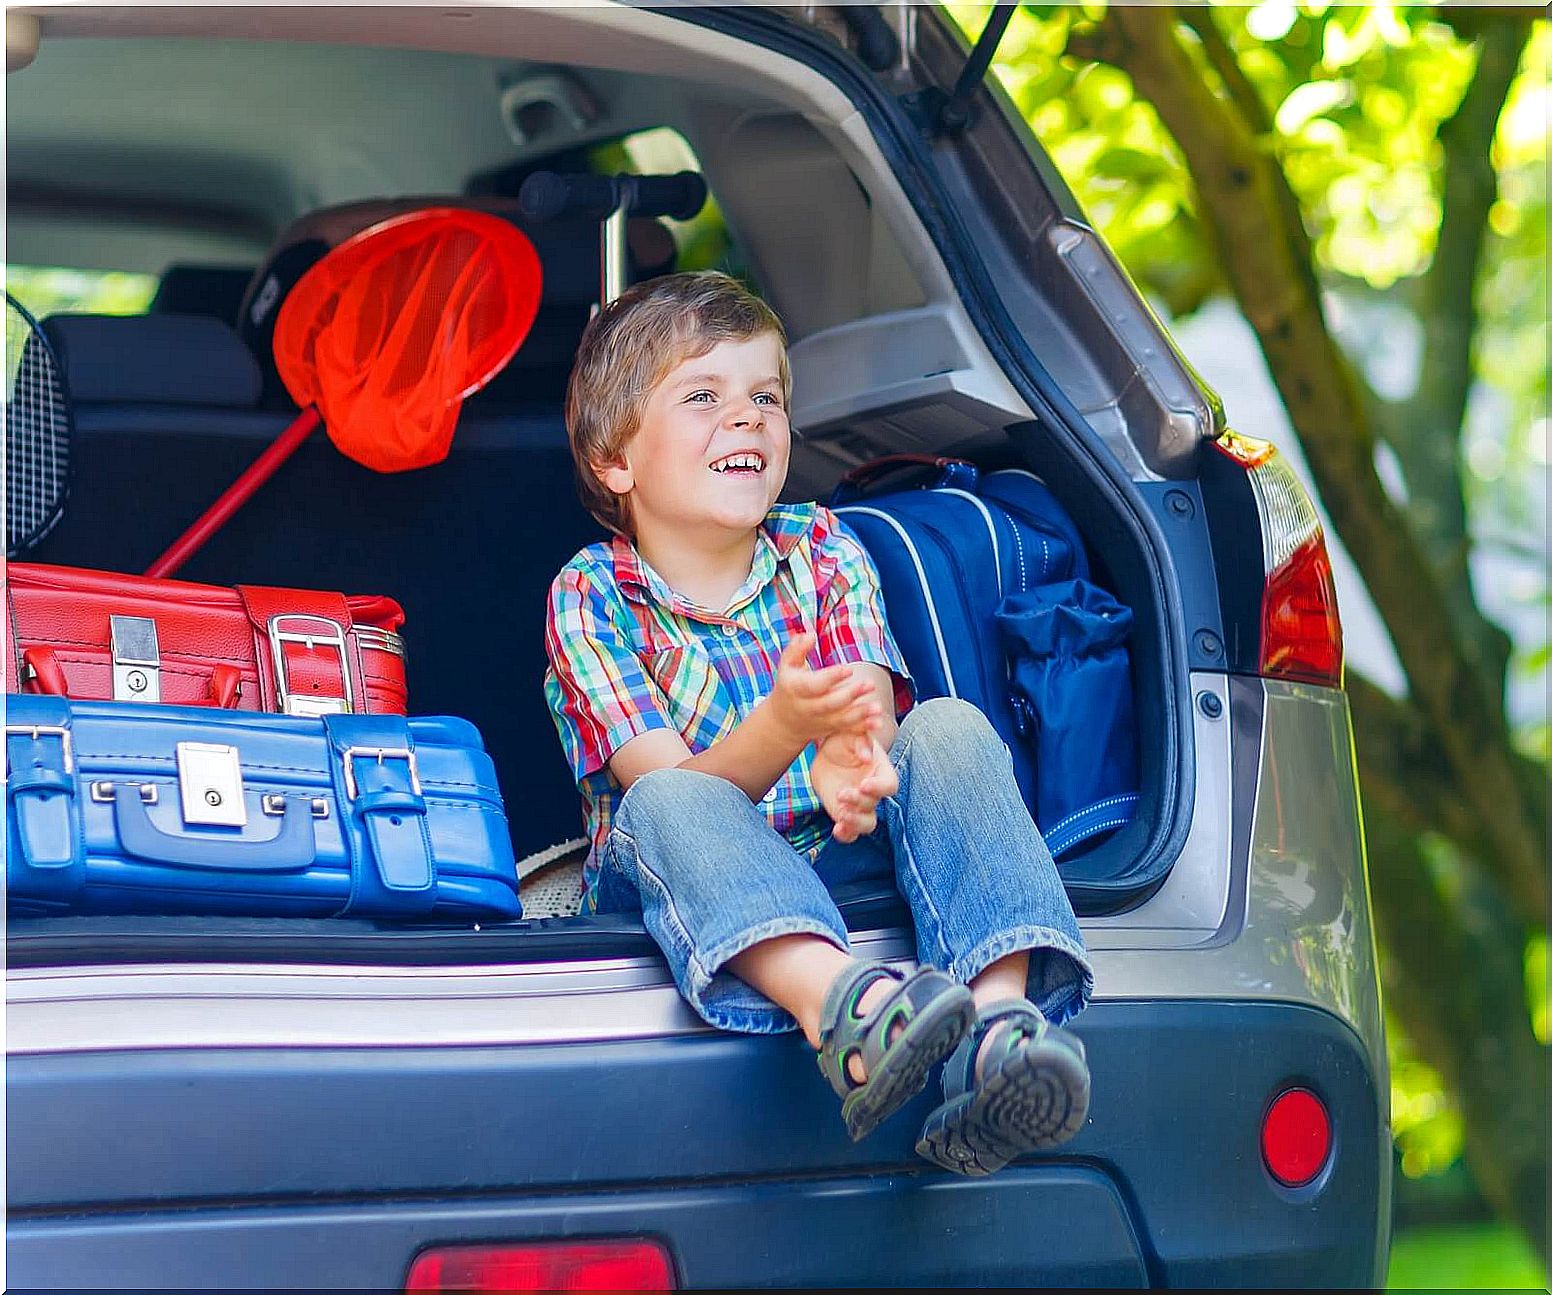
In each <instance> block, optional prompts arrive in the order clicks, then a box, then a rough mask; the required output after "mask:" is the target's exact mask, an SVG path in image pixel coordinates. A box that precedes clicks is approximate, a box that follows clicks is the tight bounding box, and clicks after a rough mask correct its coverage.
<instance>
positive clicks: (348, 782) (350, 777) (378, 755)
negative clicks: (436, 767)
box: [343, 746, 421, 800]
mask: <svg viewBox="0 0 1552 1295" xmlns="http://www.w3.org/2000/svg"><path fill="white" fill-rule="evenodd" d="M360 755H366V756H371V757H373V758H374V759H375V760H376V761H377V763H378V764H381V763H382V762H383V760H384V759H393V760H403V761H404V762H405V763H406V764H408V765H409V767H410V790H411V791H413V792H414V793H415V794H416V795H417V796H419V795H420V794H421V790H420V769H419V767H418V766H417V764H416V763H415V752H414V751H413V750H411V749H410V748H409V747H407V746H352V747H347V748H346V749H345V753H344V756H343V759H344V763H345V795H346V796H348V797H349V798H350V799H351V800H354V799H355V798H356V796H357V795H358V794H359V793H358V792H357V790H356V771H355V759H356V757H357V756H360Z"/></svg>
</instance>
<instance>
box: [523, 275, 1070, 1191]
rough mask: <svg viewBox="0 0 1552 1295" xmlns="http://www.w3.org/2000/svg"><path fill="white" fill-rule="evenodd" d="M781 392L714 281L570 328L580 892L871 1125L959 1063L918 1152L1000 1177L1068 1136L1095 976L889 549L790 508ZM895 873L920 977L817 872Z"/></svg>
mask: <svg viewBox="0 0 1552 1295" xmlns="http://www.w3.org/2000/svg"><path fill="white" fill-rule="evenodd" d="M790 385H791V384H790V377H789V372H788V368H787V357H786V337H785V333H784V331H783V329H782V326H781V323H780V321H779V320H778V319H777V318H776V316H775V314H774V313H773V312H772V311H771V310H770V308H769V307H768V306H767V305H766V304H765V303H764V302H762V301H760V300H759V299H758V298H757V297H754V296H753V295H751V294H750V293H748V292H747V291H746V290H745V289H744V288H743V287H742V286H741V285H739V284H738V283H737V282H736V281H735V280H733V279H731V278H729V277H727V276H726V275H721V274H715V273H701V274H676V275H669V276H667V277H664V278H660V279H654V280H651V281H650V282H647V283H644V284H641V285H638V286H637V287H634V288H632V289H630V290H629V291H627V292H626V293H625V294H623V295H622V296H621V297H619V298H618V299H617V300H616V301H614V302H613V303H611V304H610V305H609V306H608V307H607V308H606V309H604V310H603V311H601V312H600V313H599V314H598V316H597V317H596V318H595V319H594V320H593V321H592V323H591V324H589V325H588V328H587V331H586V333H585V334H584V335H583V339H582V343H581V346H580V348H579V350H578V354H577V361H576V367H575V369H574V370H573V372H572V376H571V383H570V387H569V389H568V392H567V397H566V425H567V431H568V435H569V436H570V439H571V448H572V454H573V457H574V458H575V460H576V466H577V479H578V485H579V489H580V492H581V495H582V498H583V502H584V503H585V504H586V505H587V507H588V509H589V511H591V512H592V513H593V515H594V516H595V517H597V518H598V519H599V520H600V521H601V522H602V523H603V524H604V525H605V526H607V527H608V528H609V529H610V530H611V531H612V532H614V537H613V539H612V541H609V542H604V543H599V544H593V545H590V546H589V547H588V548H586V549H584V550H583V551H582V552H581V553H579V554H577V556H576V557H575V558H573V559H572V561H571V562H569V563H568V564H567V565H566V567H565V568H564V569H563V570H562V571H561V573H560V575H559V576H557V577H556V580H555V582H554V584H553V586H552V587H551V590H550V602H549V619H548V622H547V626H546V645H547V647H548V651H549V658H550V670H549V671H548V673H547V674H546V677H545V693H546V697H547V699H548V701H549V704H550V708H551V711H552V713H553V714H554V717H555V722H556V726H557V728H558V729H559V731H560V736H561V742H562V744H563V746H564V747H565V749H566V754H567V757H568V758H569V759H570V761H571V764H572V767H573V769H574V770H575V773H576V776H577V783H578V787H579V789H580V791H581V792H582V796H583V802H584V805H585V808H586V811H587V816H588V822H589V828H590V831H591V838H592V850H591V853H590V854H589V857H588V862H587V865H586V868H585V869H584V877H585V880H586V884H587V895H586V900H585V905H586V907H587V908H588V909H590V910H592V911H622V910H629V911H636V910H637V909H639V910H640V911H641V913H642V920H643V922H644V924H645V926H646V928H647V930H648V931H649V932H650V933H651V935H652V937H653V938H654V939H655V940H656V941H657V943H658V944H659V945H661V946H662V949H663V953H664V955H665V957H666V958H667V959H668V962H669V965H670V966H671V967H672V969H673V972H674V977H675V981H676V983H677V984H678V986H679V989H680V992H681V993H682V994H683V995H684V997H685V998H686V999H687V1000H688V1001H689V1003H690V1004H691V1006H692V1007H694V1009H695V1010H696V1011H697V1012H698V1013H699V1014H700V1015H701V1017H702V1018H703V1019H705V1020H706V1021H708V1022H709V1023H710V1024H712V1025H715V1026H718V1027H720V1028H722V1029H728V1030H742V1031H748V1032H752V1033H772V1032H776V1031H781V1030H789V1029H792V1028H793V1027H794V1025H796V1026H797V1027H798V1028H800V1029H801V1030H802V1031H803V1034H804V1036H805V1037H806V1038H807V1040H808V1042H809V1044H810V1045H811V1046H813V1047H814V1048H816V1049H817V1050H818V1054H819V1065H820V1069H821V1070H822V1071H823V1073H824V1075H825V1077H826V1078H827V1079H828V1080H829V1081H830V1084H831V1086H832V1087H833V1088H834V1089H835V1091H836V1093H837V1095H839V1096H840V1097H841V1098H842V1099H843V1103H842V1116H843V1118H844V1120H845V1123H846V1127H847V1130H848V1132H849V1133H850V1134H851V1136H852V1137H853V1138H854V1139H857V1138H861V1137H863V1136H865V1135H866V1134H867V1133H868V1132H869V1131H871V1130H872V1129H873V1128H874V1127H875V1126H876V1125H877V1124H878V1123H879V1121H881V1120H883V1119H884V1118H885V1117H887V1116H888V1115H890V1114H892V1113H893V1112H894V1111H895V1110H897V1109H898V1108H899V1107H900V1106H901V1105H903V1104H904V1103H905V1102H906V1101H907V1100H908V1099H909V1098H911V1097H912V1096H913V1095H914V1094H915V1093H917V1092H919V1091H920V1090H921V1088H922V1087H923V1086H924V1084H925V1083H926V1080H927V1076H928V1074H929V1073H930V1071H931V1069H932V1067H933V1066H934V1065H936V1064H937V1063H938V1062H939V1061H940V1060H942V1059H943V1058H944V1057H945V1056H948V1057H949V1060H948V1062H947V1064H946V1065H945V1067H944V1072H943V1089H944V1101H943V1104H942V1105H940V1106H939V1107H938V1108H937V1110H935V1111H934V1112H933V1114H932V1115H931V1116H930V1117H929V1118H928V1120H927V1123H926V1126H925V1127H924V1128H923V1129H922V1132H921V1135H920V1138H919V1140H918V1143H917V1151H918V1152H919V1153H920V1154H921V1155H923V1156H925V1157H926V1158H927V1159H929V1160H932V1161H934V1162H935V1163H937V1164H939V1165H942V1166H943V1167H945V1168H947V1169H951V1170H954V1171H956V1172H959V1173H964V1174H985V1173H991V1172H993V1171H994V1170H996V1169H1000V1168H1001V1167H1002V1166H1003V1165H1005V1164H1007V1163H1008V1162H1009V1161H1010V1160H1012V1159H1013V1158H1014V1157H1015V1156H1017V1155H1019V1154H1020V1153H1022V1152H1024V1151H1027V1150H1031V1149H1034V1148H1038V1147H1048V1146H1054V1145H1056V1144H1057V1143H1059V1142H1063V1141H1065V1140H1066V1139H1067V1138H1069V1137H1071V1136H1072V1135H1073V1134H1074V1133H1075V1132H1077V1130H1078V1128H1079V1127H1080V1126H1081V1125H1082V1123H1083V1121H1084V1119H1085V1117H1086V1114H1087V1110H1088V1095H1089V1075H1088V1069H1087V1066H1086V1063H1085V1060H1084V1053H1083V1047H1082V1044H1081V1043H1080V1042H1079V1041H1078V1039H1077V1038H1076V1037H1075V1036H1074V1035H1072V1034H1070V1033H1069V1032H1067V1031H1065V1030H1062V1029H1061V1028H1059V1027H1060V1025H1061V1023H1062V1022H1063V1021H1064V1020H1066V1019H1067V1018H1068V1017H1070V1016H1072V1015H1073V1014H1075V1013H1076V1012H1078V1011H1080V1010H1081V1009H1082V1008H1083V1006H1084V1005H1085V1003H1086V1002H1087V1000H1088V996H1089V992H1090V989H1091V986H1092V973H1091V971H1090V968H1089V964H1088V960H1087V957H1086V955H1085V952H1084V949H1083V943H1082V938H1081V936H1080V935H1079V932H1078V926H1077V921H1076V919H1075V917H1074V916H1073V912H1072V908H1071V906H1070V905H1069V904H1068V902H1067V898H1066V894H1065V892H1064V891H1063V889H1062V885H1061V882H1060V880H1059V879H1058V878H1057V875H1056V869H1055V866H1054V864H1053V863H1052V861H1051V856H1050V853H1049V852H1048V851H1047V850H1046V848H1045V844H1044V842H1043V841H1042V840H1041V838H1040V835H1039V833H1038V831H1037V830H1036V828H1035V827H1034V824H1033V823H1032V822H1031V821H1030V818H1029V814H1028V813H1027V811H1026V810H1025V808H1024V806H1023V804H1022V802H1021V801H1020V799H1019V795H1018V790H1017V788H1016V786H1015V784H1014V780H1013V774H1012V766H1011V763H1010V761H1009V758H1008V753H1007V749H1006V748H1005V747H1004V745H1003V743H1002V742H1001V740H1000V739H999V738H998V737H997V735H996V733H995V732H994V730H993V729H992V727H991V725H990V724H989V723H987V721H986V720H985V718H984V717H982V716H981V714H980V713H979V712H978V711H976V710H975V709H974V708H973V707H971V706H969V705H967V704H966V703H963V702H958V701H953V700H936V701H930V702H927V703H925V704H924V705H921V706H918V707H916V708H915V709H911V708H910V703H911V695H910V685H909V681H908V679H907V677H906V671H905V665H904V662H903V661H902V659H901V656H900V652H899V649H898V648H897V647H896V645H895V642H894V640H893V638H892V636H891V635H890V633H889V629H888V627H887V625H886V624H885V621H884V614H883V603H882V599H881V598H880V595H879V590H878V577H877V573H876V571H875V570H874V567H873V565H872V562H871V561H870V560H869V558H868V557H867V555H866V554H865V553H864V552H863V550H862V548H861V547H860V545H858V544H857V542H856V541H855V540H854V539H852V538H851V537H850V536H849V535H848V534H847V533H846V532H844V531H843V530H841V528H840V526H839V524H838V522H837V519H836V518H835V516H834V515H833V514H832V513H830V512H829V510H828V509H825V508H822V507H819V506H817V505H815V504H797V505H783V504H778V503H777V496H778V495H779V493H780V491H781V488H782V485H783V483H784V481H785V479H786V474H787V459H788V452H789V449H790V440H791V429H790V427H789V425H788V421H787V408H788V403H789V396H790ZM901 715H903V716H904V718H903V720H899V722H897V717H898V716H901ZM891 875H892V876H893V877H894V878H895V880H896V883H897V884H898V886H899V888H900V890H901V892H902V894H904V896H905V897H906V900H907V901H908V903H909V904H910V908H911V913H912V916H913V918H914V920H915V926H916V936H917V956H918V961H919V963H920V964H921V967H920V969H919V970H918V971H916V972H915V974H913V975H910V976H906V975H905V974H904V973H902V972H899V971H896V970H894V969H893V968H891V967H888V966H885V965H883V964H876V963H865V962H861V961H859V960H857V959H855V958H853V957H852V956H851V953H850V949H849V945H848V943H847V937H846V926H845V923H844V922H843V921H842V919H841V916H840V914H839V912H838V911H837V910H836V907H835V903H834V901H833V900H832V899H831V897H830V893H829V891H828V889H827V886H833V885H836V884H838V883H840V882H843V881H851V880H857V879H862V878H866V877H874V876H891ZM967 986H968V988H967ZM1026 994H1027V995H1028V997H1026ZM1031 1000H1033V1001H1031ZM950 1053H952V1054H953V1055H952V1056H949V1054H950Z"/></svg>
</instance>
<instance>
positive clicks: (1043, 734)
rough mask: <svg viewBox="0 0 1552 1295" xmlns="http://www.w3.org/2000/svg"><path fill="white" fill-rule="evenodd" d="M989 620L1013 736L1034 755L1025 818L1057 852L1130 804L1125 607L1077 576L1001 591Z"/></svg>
mask: <svg viewBox="0 0 1552 1295" xmlns="http://www.w3.org/2000/svg"><path fill="white" fill-rule="evenodd" d="M997 627H998V632H999V633H1000V634H1001V635H1002V641H1003V646H1004V647H1005V648H1006V650H1007V654H1008V669H1009V675H1010V679H1009V682H1010V685H1011V690H1012V694H1013V707H1014V712H1015V716H1016V722H1017V726H1018V730H1019V735H1020V737H1021V738H1022V739H1023V741H1024V742H1026V743H1027V744H1028V745H1029V747H1030V748H1032V750H1033V753H1034V756H1035V769H1036V808H1035V820H1036V822H1037V823H1039V825H1040V830H1041V833H1042V834H1043V835H1044V836H1045V839H1046V844H1047V845H1048V846H1049V847H1050V849H1051V853H1052V854H1053V855H1055V856H1058V857H1059V856H1061V855H1063V854H1067V853H1070V852H1071V851H1072V850H1073V849H1074V847H1076V846H1077V845H1079V844H1080V843H1082V842H1084V841H1088V840H1090V839H1092V838H1094V837H1096V836H1098V835H1100V834H1101V833H1105V832H1109V831H1112V830H1114V829H1115V828H1117V827H1120V826H1121V825H1122V824H1123V823H1125V822H1126V821H1127V820H1128V819H1129V818H1130V817H1131V816H1132V813H1133V811H1134V810H1135V808H1136V805H1137V782H1138V778H1137V747H1136V729H1135V727H1134V719H1133V713H1132V676H1131V667H1130V662H1129V659H1128V654H1127V650H1126V646H1125V644H1126V638H1127V635H1128V634H1129V633H1130V632H1131V628H1132V612H1131V609H1130V608H1128V607H1123V606H1122V605H1121V604H1120V603H1118V602H1117V601H1116V600H1115V599H1114V598H1113V597H1111V595H1110V594H1108V593H1106V592H1105V591H1104V590H1103V589H1100V588H1099V587H1097V586H1096V585H1092V584H1090V583H1089V582H1088V581H1087V580H1063V581H1058V582H1056V583H1053V584H1048V585H1041V586H1039V587H1037V588H1034V589H1031V590H1029V591H1027V592H1024V593H1014V594H1009V595H1008V596H1007V597H1006V598H1004V599H1003V600H1002V602H1001V604H1000V605H999V606H998V609H997Z"/></svg>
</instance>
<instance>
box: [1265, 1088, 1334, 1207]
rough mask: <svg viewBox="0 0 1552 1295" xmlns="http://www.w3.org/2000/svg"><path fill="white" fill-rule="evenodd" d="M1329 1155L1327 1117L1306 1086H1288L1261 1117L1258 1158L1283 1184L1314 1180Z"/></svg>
mask: <svg viewBox="0 0 1552 1295" xmlns="http://www.w3.org/2000/svg"><path fill="white" fill-rule="evenodd" d="M1330 1155H1331V1117H1330V1116H1329V1115H1328V1114H1327V1113H1326V1107H1325V1104H1324V1103H1323V1102H1322V1101H1321V1100H1320V1098H1318V1097H1316V1096H1315V1094H1314V1093H1312V1092H1310V1090H1309V1089H1308V1088H1290V1089H1288V1090H1287V1091H1286V1092H1284V1093H1281V1094H1280V1095H1279V1096H1278V1097H1277V1100H1276V1101H1274V1102H1273V1103H1272V1104H1271V1106H1269V1107H1268V1108H1267V1112H1266V1116H1265V1118H1264V1119H1263V1120H1262V1121H1261V1158H1262V1160H1264V1161H1265V1162H1266V1167H1267V1171H1268V1172H1269V1173H1270V1174H1271V1175H1272V1177H1273V1178H1275V1179H1277V1181H1278V1182H1280V1183H1281V1184H1282V1185H1283V1186H1284V1187H1303V1186H1304V1185H1305V1184H1306V1183H1311V1182H1314V1181H1315V1179H1316V1178H1317V1177H1319V1176H1320V1171H1321V1170H1322V1169H1324V1168H1325V1167H1326V1160H1327V1159H1328V1158H1329V1157H1330Z"/></svg>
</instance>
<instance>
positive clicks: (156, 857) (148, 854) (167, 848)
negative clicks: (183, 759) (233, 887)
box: [113, 787, 318, 872]
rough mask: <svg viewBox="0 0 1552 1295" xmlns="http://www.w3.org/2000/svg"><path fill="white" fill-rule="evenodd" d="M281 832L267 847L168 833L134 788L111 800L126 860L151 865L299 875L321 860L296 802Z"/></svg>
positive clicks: (291, 801)
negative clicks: (146, 862)
mask: <svg viewBox="0 0 1552 1295" xmlns="http://www.w3.org/2000/svg"><path fill="white" fill-rule="evenodd" d="M279 818H280V828H279V830H278V831H277V832H276V833H275V835H274V836H271V837H269V838H267V839H266V840H263V841H228V840H222V839H220V838H219V837H212V836H203V835H194V834H192V833H190V834H187V835H185V834H183V833H179V832H168V831H165V830H164V829H162V828H160V827H158V826H157V825H156V824H155V823H153V822H152V821H151V815H150V813H149V812H148V811H147V809H146V807H145V802H144V801H142V800H141V798H140V797H139V796H137V795H135V794H133V792H132V790H131V789H130V788H127V787H124V788H120V789H119V794H118V795H116V796H115V797H114V798H113V821H114V824H115V825H116V826H117V828H118V832H119V843H120V844H121V845H122V846H123V847H124V852H125V853H126V854H131V855H133V856H134V857H135V858H137V859H149V860H150V861H151V862H152V863H167V864H172V865H174V866H176V867H182V868H207V869H212V870H216V871H221V872H298V871H300V870H301V869H303V868H306V867H309V866H310V865H311V864H312V863H313V861H314V859H315V858H316V857H317V853H318V844H317V840H316V837H315V836H314V832H313V819H312V813H311V811H310V810H309V809H308V808H307V806H306V805H304V804H299V803H298V802H297V800H296V799H295V798H294V797H290V796H288V797H286V802H285V810H284V812H282V813H281V814H280V815H279Z"/></svg>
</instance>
